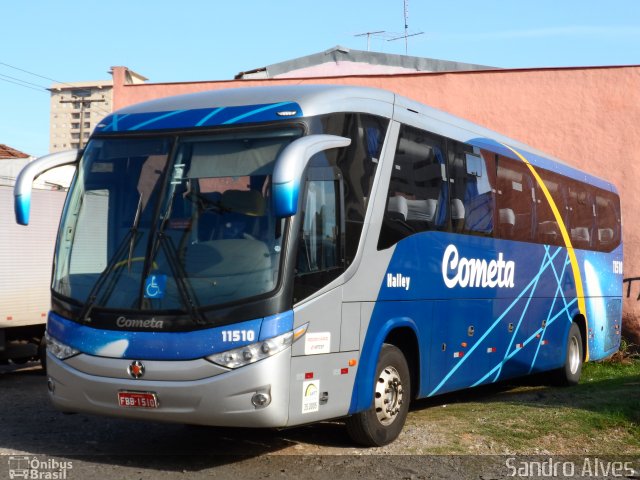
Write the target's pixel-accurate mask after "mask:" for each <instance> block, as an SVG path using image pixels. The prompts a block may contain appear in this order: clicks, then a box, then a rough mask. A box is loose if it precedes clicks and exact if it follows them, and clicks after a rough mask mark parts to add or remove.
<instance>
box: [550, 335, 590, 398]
mask: <svg viewBox="0 0 640 480" xmlns="http://www.w3.org/2000/svg"><path fill="white" fill-rule="evenodd" d="M566 351H567V353H566V357H565V360H564V366H562V367H561V368H559V369H558V370H556V371H555V383H556V384H557V385H560V386H565V387H568V386H572V385H577V384H578V382H579V381H580V375H581V374H582V362H583V358H584V352H583V351H582V334H581V333H580V327H578V324H577V323H575V322H574V323H572V324H571V328H570V329H569V336H568V337H567V345H566Z"/></svg>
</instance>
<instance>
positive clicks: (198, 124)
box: [196, 107, 224, 127]
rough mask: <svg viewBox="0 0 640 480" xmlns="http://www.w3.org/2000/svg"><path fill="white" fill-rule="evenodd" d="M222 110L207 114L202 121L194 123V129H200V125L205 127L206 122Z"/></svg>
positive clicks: (221, 108) (222, 108) (218, 109)
mask: <svg viewBox="0 0 640 480" xmlns="http://www.w3.org/2000/svg"><path fill="white" fill-rule="evenodd" d="M222 110H224V107H220V108H216V109H215V110H213V111H212V112H210V113H208V114H207V115H205V117H204V118H203V119H202V120H200V121H199V122H198V123H196V127H201V126H202V125H205V124H206V123H207V120H209V119H210V118H211V117H213V116H214V115H216V114H218V113H219V112H221V111H222Z"/></svg>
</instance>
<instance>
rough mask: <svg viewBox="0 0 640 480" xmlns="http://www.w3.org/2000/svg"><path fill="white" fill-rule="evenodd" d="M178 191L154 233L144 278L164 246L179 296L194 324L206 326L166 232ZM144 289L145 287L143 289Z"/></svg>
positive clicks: (169, 202)
mask: <svg viewBox="0 0 640 480" xmlns="http://www.w3.org/2000/svg"><path fill="white" fill-rule="evenodd" d="M175 194H176V190H175V187H174V188H173V189H172V191H171V195H169V199H168V201H167V208H166V209H165V211H164V214H163V216H162V221H161V222H160V225H159V226H158V227H157V228H156V231H155V232H154V233H153V235H154V238H153V241H152V242H150V247H149V249H148V255H147V258H146V260H145V267H144V274H145V275H144V276H145V278H146V277H147V276H149V273H150V270H151V266H152V265H153V261H154V260H155V258H156V255H157V254H158V247H159V246H162V249H163V251H164V253H165V255H166V257H167V262H168V263H169V268H170V269H171V273H172V275H173V278H174V279H175V282H176V287H177V288H178V294H179V295H180V298H181V299H182V303H183V304H184V305H185V307H186V309H187V311H188V313H189V316H190V318H191V319H192V320H193V322H194V323H196V324H198V325H204V324H205V323H206V319H205V318H204V317H203V315H202V313H201V312H200V306H199V305H198V301H197V297H196V295H195V293H194V292H193V289H192V288H191V285H190V284H189V282H188V281H187V280H186V272H185V270H184V267H183V266H182V264H181V263H180V260H179V255H178V252H177V250H176V249H175V246H174V245H173V242H172V241H171V239H170V238H168V237H167V236H166V235H165V233H164V231H165V229H166V226H167V223H168V221H169V217H170V216H171V210H172V206H173V199H174V198H175ZM142 288H143V287H142ZM139 298H140V299H141V300H142V299H143V298H144V292H143V291H142V289H141V291H140V295H139Z"/></svg>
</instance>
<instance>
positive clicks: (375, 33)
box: [354, 30, 387, 52]
mask: <svg viewBox="0 0 640 480" xmlns="http://www.w3.org/2000/svg"><path fill="white" fill-rule="evenodd" d="M384 33H387V32H385V31H384V30H378V31H376V32H364V33H358V34H356V35H354V37H364V36H365V35H366V36H367V52H369V51H371V37H372V36H374V37H377V36H382V34H384Z"/></svg>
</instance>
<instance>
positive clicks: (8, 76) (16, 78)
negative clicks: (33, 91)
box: [0, 73, 47, 90]
mask: <svg viewBox="0 0 640 480" xmlns="http://www.w3.org/2000/svg"><path fill="white" fill-rule="evenodd" d="M0 77H4V78H10V79H11V80H16V81H18V82H21V83H26V84H27V85H33V86H34V87H40V88H42V89H45V90H46V88H47V87H44V86H42V85H39V84H37V83H32V82H27V81H26V80H22V79H21V78H18V77H12V76H11V75H3V74H2V73H0Z"/></svg>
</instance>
